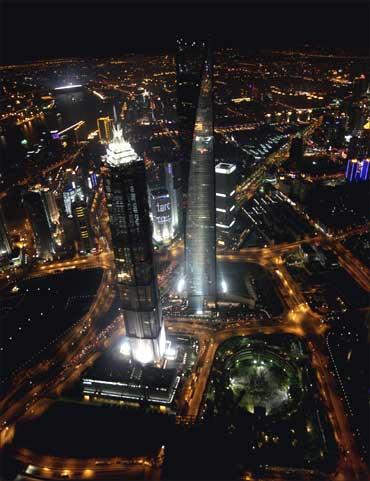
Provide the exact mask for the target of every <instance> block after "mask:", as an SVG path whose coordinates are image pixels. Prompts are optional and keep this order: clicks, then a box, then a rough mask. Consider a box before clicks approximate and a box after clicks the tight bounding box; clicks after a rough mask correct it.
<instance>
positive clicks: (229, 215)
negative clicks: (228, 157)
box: [215, 162, 236, 231]
mask: <svg viewBox="0 0 370 481" xmlns="http://www.w3.org/2000/svg"><path fill="white" fill-rule="evenodd" d="M215 171H216V227H217V230H218V231H228V230H229V229H231V228H232V226H233V225H234V224H235V189H236V165H234V164H226V163H225V162H221V163H219V164H217V165H216V168H215Z"/></svg>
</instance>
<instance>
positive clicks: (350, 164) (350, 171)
mask: <svg viewBox="0 0 370 481" xmlns="http://www.w3.org/2000/svg"><path fill="white" fill-rule="evenodd" d="M369 166H370V159H363V160H358V159H348V161H347V168H346V179H347V180H348V181H349V182H363V181H366V180H368V179H369Z"/></svg>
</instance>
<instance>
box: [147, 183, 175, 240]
mask: <svg viewBox="0 0 370 481" xmlns="http://www.w3.org/2000/svg"><path fill="white" fill-rule="evenodd" d="M150 207H151V212H152V219H153V239H154V241H155V242H157V243H158V244H166V243H168V242H170V241H171V240H172V238H173V228H172V215H171V211H172V206H171V199H170V194H169V193H168V191H167V190H166V189H153V190H151V191H150Z"/></svg>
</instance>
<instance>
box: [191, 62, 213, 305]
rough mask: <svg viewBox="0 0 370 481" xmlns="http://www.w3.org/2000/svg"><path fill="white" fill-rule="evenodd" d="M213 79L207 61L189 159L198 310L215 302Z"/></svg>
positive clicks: (194, 294) (193, 276) (193, 271)
mask: <svg viewBox="0 0 370 481" xmlns="http://www.w3.org/2000/svg"><path fill="white" fill-rule="evenodd" d="M212 84H213V79H212V61H211V58H210V55H209V57H208V59H207V62H206V63H205V67H204V73H203V78H202V83H201V88H200V94H199V102H198V108H197V114H196V121H195V128H194V135H193V145H192V151H191V159H190V173H189V189H188V208H187V217H186V236H185V262H186V281H187V292H188V303H189V309H190V310H191V311H195V312H198V313H201V312H203V310H204V309H205V308H207V307H209V306H211V305H214V303H215V302H216V293H217V286H216V226H215V220H216V219H215V162H214V145H213V143H214V137H213V85H212Z"/></svg>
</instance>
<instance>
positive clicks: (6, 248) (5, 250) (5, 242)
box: [0, 206, 12, 263]
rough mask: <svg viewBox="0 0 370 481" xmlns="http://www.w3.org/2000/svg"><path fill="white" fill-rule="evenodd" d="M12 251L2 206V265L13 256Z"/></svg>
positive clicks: (0, 245)
mask: <svg viewBox="0 0 370 481" xmlns="http://www.w3.org/2000/svg"><path fill="white" fill-rule="evenodd" d="M11 252H12V249H11V247H10V243H9V238H8V233H7V228H6V223H5V218H4V214H3V211H2V208H1V206H0V263H1V262H2V261H3V260H6V259H7V258H8V256H9V255H10V254H11Z"/></svg>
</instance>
